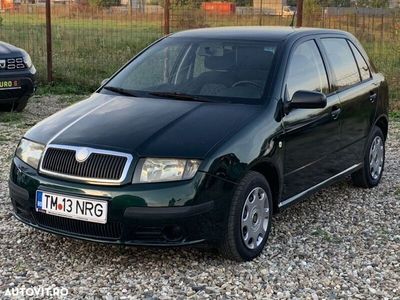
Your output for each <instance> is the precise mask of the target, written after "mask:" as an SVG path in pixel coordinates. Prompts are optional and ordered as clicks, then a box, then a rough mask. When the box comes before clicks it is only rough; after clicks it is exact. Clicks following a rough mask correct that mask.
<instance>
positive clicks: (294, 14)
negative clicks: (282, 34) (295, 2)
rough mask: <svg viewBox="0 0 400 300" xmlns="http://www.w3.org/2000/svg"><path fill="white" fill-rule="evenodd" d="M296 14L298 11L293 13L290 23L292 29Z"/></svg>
mask: <svg viewBox="0 0 400 300" xmlns="http://www.w3.org/2000/svg"><path fill="white" fill-rule="evenodd" d="M296 13H297V9H296V10H295V11H294V13H293V17H292V22H290V25H289V26H290V27H293V26H294V18H295V17H296Z"/></svg>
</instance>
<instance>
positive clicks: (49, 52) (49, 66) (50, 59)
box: [46, 0, 53, 83]
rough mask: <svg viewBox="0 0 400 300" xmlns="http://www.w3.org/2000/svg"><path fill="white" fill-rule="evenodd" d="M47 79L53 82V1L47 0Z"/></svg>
mask: <svg viewBox="0 0 400 300" xmlns="http://www.w3.org/2000/svg"><path fill="white" fill-rule="evenodd" d="M46 49H47V81H48V82H49V83H51V82H53V47H52V38H51V3H50V0H46Z"/></svg>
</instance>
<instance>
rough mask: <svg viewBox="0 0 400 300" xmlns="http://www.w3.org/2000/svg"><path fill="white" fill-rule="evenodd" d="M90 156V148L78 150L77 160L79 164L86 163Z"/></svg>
mask: <svg viewBox="0 0 400 300" xmlns="http://www.w3.org/2000/svg"><path fill="white" fill-rule="evenodd" d="M89 156H90V151H89V149H88V148H80V149H78V150H76V153H75V159H76V161H77V162H84V161H85V160H87V159H88V158H89Z"/></svg>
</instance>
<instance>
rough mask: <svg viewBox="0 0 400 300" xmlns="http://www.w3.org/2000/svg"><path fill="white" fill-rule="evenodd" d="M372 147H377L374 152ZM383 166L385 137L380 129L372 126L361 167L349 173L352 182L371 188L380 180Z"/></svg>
mask: <svg viewBox="0 0 400 300" xmlns="http://www.w3.org/2000/svg"><path fill="white" fill-rule="evenodd" d="M374 149H377V150H376V151H377V152H375V150H374ZM371 159H372V164H371ZM384 166H385V138H384V136H383V133H382V130H381V129H380V128H379V127H377V126H374V128H373V129H372V131H371V135H370V137H369V138H368V142H367V145H366V147H365V151H364V157H363V167H362V168H361V169H360V170H358V171H356V172H354V173H353V174H352V175H351V179H352V181H353V184H354V185H355V186H358V187H362V188H373V187H375V186H377V185H378V184H379V182H380V181H381V178H382V174H383V170H384Z"/></svg>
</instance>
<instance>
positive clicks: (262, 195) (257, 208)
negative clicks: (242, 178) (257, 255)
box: [240, 187, 269, 249]
mask: <svg viewBox="0 0 400 300" xmlns="http://www.w3.org/2000/svg"><path fill="white" fill-rule="evenodd" d="M268 223H269V202H268V196H267V193H266V192H265V190H264V189H262V188H260V187H256V188H255V189H253V190H252V191H251V192H250V193H249V195H248V196H247V198H246V202H245V203H244V206H243V210H242V219H241V224H240V225H241V226H240V227H241V231H242V239H243V242H244V244H245V245H246V247H247V248H249V249H255V248H257V247H258V246H259V245H260V244H261V243H262V242H263V240H264V238H265V235H266V232H267V229H268Z"/></svg>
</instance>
